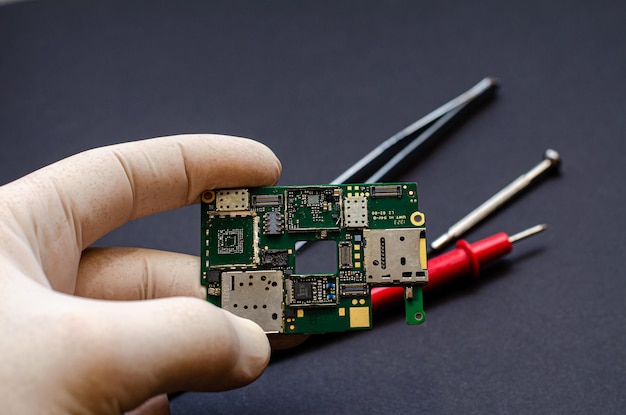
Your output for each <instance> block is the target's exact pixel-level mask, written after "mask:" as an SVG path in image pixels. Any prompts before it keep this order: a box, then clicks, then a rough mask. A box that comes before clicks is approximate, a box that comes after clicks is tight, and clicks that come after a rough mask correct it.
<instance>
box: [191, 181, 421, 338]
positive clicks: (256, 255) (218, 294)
mask: <svg viewBox="0 0 626 415" xmlns="http://www.w3.org/2000/svg"><path fill="white" fill-rule="evenodd" d="M425 229H426V228H425V219H424V215H423V213H422V212H420V211H419V209H418V197H417V185H416V184H415V183H377V184H351V185H349V184H346V185H316V186H271V187H261V188H250V189H225V190H217V191H214V190H208V191H206V192H204V194H203V196H202V233H201V235H202V250H201V252H202V253H201V259H202V262H201V264H202V265H201V274H202V275H201V282H202V284H203V285H204V286H205V287H206V290H207V300H208V301H209V302H211V303H213V304H215V305H217V306H220V307H222V308H225V309H227V310H229V311H230V312H232V313H234V314H236V315H239V316H241V317H245V318H249V319H251V320H253V321H255V322H256V323H258V324H259V325H260V326H261V327H262V328H263V329H264V330H265V331H266V332H268V333H285V334H295V333H298V334H302V333H307V334H313V333H327V332H340V331H347V330H363V329H369V328H371V327H372V306H371V293H370V289H371V287H373V286H401V287H404V289H405V310H406V320H407V323H409V324H420V323H422V322H423V321H424V318H425V314H424V311H423V306H422V287H423V286H424V285H425V284H426V283H427V282H428V271H427V264H426V252H425V249H426V235H425ZM320 240H329V241H334V242H335V243H336V246H337V249H336V258H335V259H336V264H337V266H336V269H335V272H329V273H319V274H299V273H297V268H296V262H297V258H296V244H297V242H299V241H309V242H311V241H320Z"/></svg>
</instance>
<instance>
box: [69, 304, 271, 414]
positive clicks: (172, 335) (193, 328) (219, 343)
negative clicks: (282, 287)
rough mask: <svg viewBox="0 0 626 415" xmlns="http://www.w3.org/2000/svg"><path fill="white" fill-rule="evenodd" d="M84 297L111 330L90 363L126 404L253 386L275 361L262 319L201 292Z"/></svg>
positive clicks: (107, 390)
mask: <svg viewBox="0 0 626 415" xmlns="http://www.w3.org/2000/svg"><path fill="white" fill-rule="evenodd" d="M81 301H86V302H89V304H90V308H91V310H90V311H91V312H92V313H95V314H91V315H97V316H98V317H97V318H98V320H99V325H100V330H99V331H98V332H99V333H105V334H106V335H99V339H98V340H99V341H98V342H97V346H96V349H95V350H91V351H90V356H91V364H90V365H89V366H90V367H89V366H88V367H86V368H85V369H86V370H88V371H89V373H90V377H92V378H95V379H98V380H99V382H98V387H99V388H101V390H100V391H99V392H100V394H101V396H111V397H115V399H116V400H117V402H118V404H119V407H120V408H122V409H123V410H130V409H133V408H136V407H137V406H139V405H141V404H142V403H143V402H145V401H146V400H147V399H149V398H151V397H153V396H156V395H158V394H162V393H167V392H173V391H222V390H228V389H232V388H237V387H240V386H243V385H246V384H248V383H250V382H252V381H253V380H255V379H256V378H257V377H258V376H259V375H260V374H261V373H262V371H263V370H264V369H265V367H266V366H267V364H268V361H269V356H270V348H269V344H268V341H267V338H266V336H265V334H264V333H263V331H262V330H261V328H260V327H259V326H258V325H256V324H254V323H253V322H251V321H249V320H245V319H242V318H239V317H236V316H234V315H232V314H230V313H228V312H226V311H224V310H222V309H220V308H218V307H215V306H213V305H211V304H209V303H207V302H204V301H201V300H198V299H195V298H181V297H179V298H169V299H158V300H150V301H132V302H103V301H97V302H96V301H93V300H81ZM78 387H80V385H78ZM90 387H91V388H93V387H94V385H91V386H90ZM92 392H93V391H92Z"/></svg>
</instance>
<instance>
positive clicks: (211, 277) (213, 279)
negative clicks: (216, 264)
mask: <svg viewBox="0 0 626 415" xmlns="http://www.w3.org/2000/svg"><path fill="white" fill-rule="evenodd" d="M220 275H221V274H220V272H219V271H215V270H210V271H207V272H206V282H209V283H215V284H217V283H218V282H220Z"/></svg>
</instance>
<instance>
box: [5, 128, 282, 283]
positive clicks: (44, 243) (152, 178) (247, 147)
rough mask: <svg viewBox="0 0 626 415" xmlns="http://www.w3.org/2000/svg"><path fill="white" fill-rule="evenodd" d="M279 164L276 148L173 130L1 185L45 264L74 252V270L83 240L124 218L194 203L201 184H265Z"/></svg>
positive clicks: (96, 151)
mask: <svg viewBox="0 0 626 415" xmlns="http://www.w3.org/2000/svg"><path fill="white" fill-rule="evenodd" d="M280 171H281V167H280V162H279V161H278V159H277V158H276V156H275V155H274V154H273V153H272V152H271V151H270V150H269V149H268V148H267V147H265V146H264V145H262V144H260V143H258V142H255V141H252V140H247V139H243V138H236V137H227V136H217V135H183V136H171V137H161V138H155V139H150V140H143V141H136V142H130V143H124V144H117V145H112V146H108V147H101V148H96V149H93V150H89V151H85V152H83V153H80V154H77V155H75V156H72V157H69V158H67V159H64V160H61V161H59V162H57V163H54V164H52V165H50V166H47V167H44V168H42V169H40V170H38V171H36V172H34V173H31V174H30V175H28V176H25V177H23V178H22V179H19V180H17V181H15V182H13V183H9V184H8V185H5V186H3V188H2V190H1V195H2V200H3V204H4V205H5V206H4V208H8V210H9V211H10V212H11V214H12V216H13V217H12V218H10V219H12V220H16V221H17V222H18V226H19V227H20V228H21V229H22V230H23V231H24V234H25V237H26V239H27V240H28V241H29V243H30V245H31V246H32V245H37V246H33V247H32V248H33V250H39V251H40V252H39V255H40V257H41V261H42V263H43V265H44V270H46V269H51V270H53V271H54V270H55V269H57V268H58V267H56V268H55V267H49V266H46V265H49V263H48V264H46V263H47V262H49V261H47V258H46V257H50V256H54V257H56V258H68V255H73V256H75V258H73V259H74V260H75V261H76V263H73V264H72V267H73V269H74V273H75V269H76V266H77V261H78V258H79V257H80V252H81V251H82V250H83V249H84V248H85V247H87V246H89V245H90V244H92V243H93V242H94V241H96V240H97V239H98V238H100V237H102V236H103V235H105V234H107V233H108V232H110V231H111V230H113V229H115V228H117V227H119V226H120V225H122V224H124V223H125V222H127V221H129V220H133V219H136V218H139V217H143V216H147V215H151V214H154V213H158V212H163V211H166V210H171V209H175V208H178V207H181V206H185V205H189V204H192V203H195V202H197V201H198V200H199V196H200V194H201V192H202V191H203V190H205V189H212V188H236V187H254V186H263V185H271V184H273V183H275V182H276V181H277V180H278V176H279V175H280ZM1 211H2V210H0V213H1ZM0 220H2V217H0ZM48 259H49V258H48ZM68 259H69V258H68ZM57 261H58V259H57ZM70 262H74V261H72V260H71V259H70ZM56 265H58V264H56Z"/></svg>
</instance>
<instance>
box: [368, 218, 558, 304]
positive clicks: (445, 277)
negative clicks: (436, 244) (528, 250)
mask: <svg viewBox="0 0 626 415" xmlns="http://www.w3.org/2000/svg"><path fill="white" fill-rule="evenodd" d="M544 229H546V225H536V226H533V227H532V228H529V229H526V230H524V231H522V232H519V233H516V234H515V235H512V236H509V235H507V234H506V233H504V232H500V233H497V234H495V235H492V236H489V237H487V238H485V239H481V240H480V241H478V242H474V243H473V244H470V243H468V242H467V241H465V240H459V241H458V242H457V243H456V249H454V250H452V251H450V252H447V253H445V254H441V255H439V256H437V257H435V258H433V259H431V260H429V261H428V284H427V285H426V286H425V287H424V289H428V290H432V289H433V288H436V287H439V286H441V285H444V284H446V283H448V282H450V281H452V280H454V279H456V278H459V277H463V276H467V275H470V276H472V277H474V278H476V277H478V275H479V274H480V268H481V267H482V266H483V265H485V264H487V263H489V262H492V261H495V260H496V259H498V258H501V257H503V256H504V255H506V254H508V253H509V252H511V250H512V249H513V243H515V242H517V241H519V240H521V239H524V238H527V237H529V236H531V235H534V234H536V233H539V232H541V231H543V230H544ZM403 296H404V288H403V287H375V288H372V307H373V308H374V310H377V309H381V308H383V307H385V306H388V305H389V304H392V303H395V302H398V301H402V299H403Z"/></svg>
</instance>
